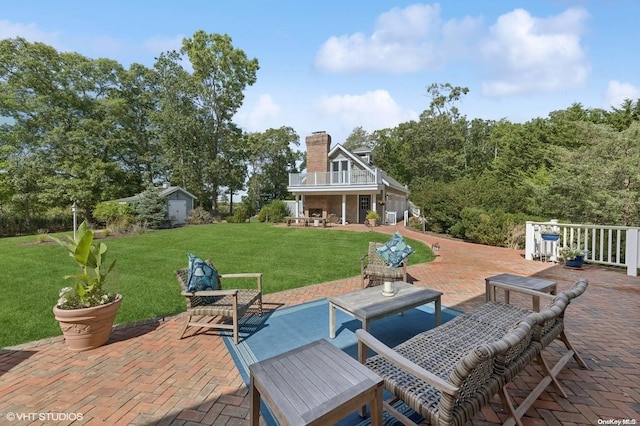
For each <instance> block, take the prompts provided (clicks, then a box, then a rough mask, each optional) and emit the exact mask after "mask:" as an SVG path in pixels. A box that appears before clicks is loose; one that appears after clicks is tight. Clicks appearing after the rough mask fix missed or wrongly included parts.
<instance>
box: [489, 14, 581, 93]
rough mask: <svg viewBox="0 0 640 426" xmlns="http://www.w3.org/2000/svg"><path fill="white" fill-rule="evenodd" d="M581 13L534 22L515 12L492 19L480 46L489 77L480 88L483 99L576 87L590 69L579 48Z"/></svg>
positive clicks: (538, 19) (579, 85)
mask: <svg viewBox="0 0 640 426" xmlns="http://www.w3.org/2000/svg"><path fill="white" fill-rule="evenodd" d="M588 17H589V15H588V13H587V12H586V11H585V10H584V9H578V8H573V9H568V10H566V11H565V12H563V13H561V14H559V15H556V16H553V17H550V18H535V17H532V16H531V14H529V12H527V11H526V10H524V9H516V10H514V11H512V12H509V13H507V14H505V15H502V16H500V17H499V18H498V20H497V22H496V23H495V25H493V26H492V27H491V28H490V35H489V37H488V38H487V39H486V40H484V41H483V42H482V43H481V50H480V51H481V54H482V57H483V58H484V59H485V60H486V61H487V62H488V63H490V64H491V65H490V66H491V70H492V73H493V76H492V78H491V79H490V80H489V81H485V82H484V83H483V85H482V87H483V92H484V94H485V95H488V96H510V95H516V94H529V93H544V92H552V91H556V90H560V89H565V88H572V87H582V86H583V85H584V84H585V83H586V80H587V77H588V75H589V72H590V71H591V67H590V64H589V62H588V61H587V59H586V57H585V53H584V51H583V48H582V46H581V44H580V36H581V34H582V32H583V31H584V25H585V21H586V20H587V19H588Z"/></svg>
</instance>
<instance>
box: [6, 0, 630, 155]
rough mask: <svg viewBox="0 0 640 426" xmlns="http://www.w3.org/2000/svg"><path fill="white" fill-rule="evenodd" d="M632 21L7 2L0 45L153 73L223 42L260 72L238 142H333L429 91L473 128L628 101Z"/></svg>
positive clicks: (569, 6)
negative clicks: (435, 86)
mask: <svg viewBox="0 0 640 426" xmlns="http://www.w3.org/2000/svg"><path fill="white" fill-rule="evenodd" d="M639 16H640V2H637V1H635V0H600V1H595V0H594V1H587V0H583V1H580V0H573V1H572V0H537V1H523V0H521V1H511V0H500V1H477V0H459V1H451V0H450V1H447V2H444V1H442V2H440V3H435V2H422V3H417V2H414V1H385V0H378V1H371V0H327V1H324V2H316V1H314V2H305V1H300V0H296V1H289V0H278V1H276V0H261V1H260V0H234V1H214V0H200V1H199V0H182V1H180V2H178V1H161V0H156V1H144V0H128V1H120V0H111V1H109V2H91V1H70V0H69V1H58V2H54V1H49V0H42V1H31V0H23V1H13V2H4V4H3V6H2V9H1V10H0V38H12V37H17V36H20V37H24V38H26V39H27V40H29V41H32V42H33V41H41V42H44V43H46V44H49V45H51V46H53V47H55V48H56V49H58V50H60V51H75V52H79V53H81V54H83V55H85V56H88V57H91V58H98V57H108V58H111V59H115V60H117V61H119V62H120V63H121V64H123V65H124V66H127V67H128V66H129V65H130V64H131V63H133V62H137V63H141V64H144V65H146V66H149V67H151V66H152V65H153V62H154V57H156V56H158V54H159V53H161V52H164V51H167V50H171V49H179V48H180V45H181V40H182V39H183V38H185V37H191V36H192V35H193V34H194V33H195V32H196V31H197V30H204V31H206V32H208V33H221V34H225V33H226V34H229V35H230V36H231V38H232V40H233V45H234V47H236V48H240V49H242V50H244V51H245V52H246V54H247V55H248V56H249V57H250V58H257V59H258V61H259V63H260V70H259V71H258V75H257V82H256V84H255V85H253V86H252V87H250V88H248V89H247V91H246V92H245V95H246V98H245V103H244V105H243V107H242V109H241V110H240V111H239V112H238V114H237V115H236V117H235V121H236V122H237V123H238V124H239V125H240V126H241V127H242V128H243V129H244V130H246V131H264V130H266V129H267V128H270V127H274V128H278V127H280V126H291V127H293V129H294V130H295V131H296V132H297V134H298V135H299V136H300V138H301V143H302V144H303V143H304V137H305V136H306V135H308V134H310V133H311V132H313V131H318V130H325V131H327V132H328V133H329V134H331V135H332V137H333V141H334V143H341V142H343V141H344V139H345V138H346V137H347V136H348V135H349V134H350V133H351V131H352V130H353V128H355V127H356V126H362V127H363V128H364V129H365V130H367V131H369V132H372V131H374V130H377V129H381V128H385V127H394V126H396V125H397V124H398V123H401V122H405V121H408V120H411V119H416V118H417V117H418V115H419V114H420V113H421V112H422V111H424V110H425V109H427V108H428V106H429V98H428V97H427V95H426V87H427V86H429V85H430V84H431V83H434V82H437V83H451V84H453V85H456V86H465V87H468V88H469V89H470V92H469V94H468V95H467V96H465V97H464V99H463V100H462V102H461V103H460V104H459V105H458V106H459V109H460V111H461V113H462V114H464V115H466V116H467V117H468V118H469V119H472V118H483V119H495V120H499V119H502V118H506V119H508V120H510V121H513V122H524V121H527V120H530V119H532V118H535V117H546V116H547V115H548V113H549V112H551V111H554V110H559V109H564V108H567V107H569V106H570V105H571V104H572V103H574V102H580V103H582V104H583V105H584V106H585V107H587V108H605V109H611V107H612V106H619V105H620V103H621V102H622V101H623V100H624V99H633V100H636V99H638V98H640V72H638V70H639V69H640V67H639V65H640V64H639V59H640V55H639V54H638V50H637V43H638V40H640V30H639V29H638V28H639V27H640V25H639V21H638V17H639ZM303 147H304V145H302V146H301V148H303Z"/></svg>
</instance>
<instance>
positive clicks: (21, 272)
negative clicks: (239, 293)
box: [0, 223, 434, 347]
mask: <svg viewBox="0 0 640 426" xmlns="http://www.w3.org/2000/svg"><path fill="white" fill-rule="evenodd" d="M61 235H70V233H66V234H61ZM388 239H389V235H385V234H381V233H377V232H353V231H341V230H326V229H313V228H283V227H274V226H271V225H267V224H263V223H251V224H244V225H243V224H215V225H201V226H187V227H183V228H176V229H169V230H161V231H150V232H148V233H145V234H142V235H135V236H125V237H113V238H107V239H104V240H102V241H104V242H105V243H106V244H107V245H108V247H109V252H108V256H109V259H116V262H117V263H116V271H115V273H114V274H112V276H110V278H112V283H111V287H107V288H109V289H110V290H111V291H117V292H119V293H122V295H123V302H122V306H121V307H120V311H119V312H118V316H117V318H116V323H118V324H120V323H128V322H133V321H138V320H142V319H147V318H155V317H159V316H164V315H172V314H176V313H179V312H182V311H184V310H185V301H184V298H183V297H182V296H180V291H179V285H178V282H177V281H176V279H175V277H174V275H173V271H174V270H176V269H179V268H185V267H186V266H187V253H193V254H196V255H198V256H201V257H203V258H209V259H211V260H212V261H213V262H214V264H215V266H216V268H217V269H218V271H219V272H220V273H236V272H262V273H263V285H264V288H263V290H264V293H274V292H278V291H282V290H287V289H292V288H298V287H303V286H306V285H310V284H318V283H323V282H327V281H332V280H337V279H342V278H347V277H352V276H356V275H359V274H360V256H361V255H362V254H364V253H366V251H367V247H368V242H369V241H380V242H384V241H386V240H388ZM407 241H408V242H409V244H411V246H412V247H413V248H414V249H415V250H416V252H415V253H414V254H413V255H411V256H410V257H409V264H415V263H423V262H427V261H430V260H433V258H434V256H433V253H432V252H431V250H430V249H429V248H428V247H426V246H425V245H424V244H422V243H420V242H418V241H415V240H411V239H408V240H407ZM76 268H77V267H76V265H75V263H74V262H73V260H72V259H71V258H69V256H68V254H67V252H66V251H65V250H64V249H63V248H62V247H59V246H58V245H55V244H52V243H44V244H38V243H36V237H35V236H27V237H15V238H2V239H0V270H1V271H2V276H1V281H0V289H1V291H2V307H1V308H0V324H2V326H1V328H0V347H5V346H12V345H17V344H20V343H24V342H29V341H33V340H38V339H42V338H45V337H51V336H57V335H60V334H61V332H60V329H59V327H58V323H57V322H56V321H55V319H54V318H53V312H52V307H53V305H54V304H55V302H56V300H57V299H58V292H59V290H60V288H62V287H64V286H66V285H68V284H69V283H68V282H65V280H64V279H63V278H62V276H64V275H67V274H70V273H75V272H76ZM232 282H233V284H234V287H242V286H243V285H250V284H252V283H253V284H255V280H253V282H251V281H247V282H244V283H243V282H242V281H241V280H240V282H238V280H233V281H232Z"/></svg>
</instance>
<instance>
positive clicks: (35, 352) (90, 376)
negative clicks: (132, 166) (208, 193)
mask: <svg viewBox="0 0 640 426" xmlns="http://www.w3.org/2000/svg"><path fill="white" fill-rule="evenodd" d="M342 229H345V230H353V231H368V228H366V227H364V226H361V225H349V226H345V227H342V226H340V227H338V226H335V227H331V228H327V229H326V230H323V231H322V232H335V231H336V230H342ZM376 231H379V232H385V233H389V234H393V233H394V232H396V231H400V232H401V233H402V234H403V236H405V237H408V238H412V239H416V240H420V241H423V242H424V243H425V244H427V245H429V246H431V245H432V244H433V243H436V242H437V243H438V244H439V246H440V250H439V251H438V253H437V255H438V256H437V258H436V260H435V261H433V262H430V263H426V264H421V265H414V266H410V267H409V268H408V273H409V275H410V276H411V277H412V278H413V282H414V284H415V285H418V286H424V287H428V288H432V289H434V290H438V291H441V292H442V293H443V296H442V304H443V305H444V306H448V307H451V308H455V309H460V310H463V311H468V310H471V309H472V308H474V307H476V306H478V305H480V304H482V303H484V300H485V295H484V290H485V282H484V279H485V278H486V277H488V276H492V275H496V274H501V273H511V274H517V275H525V276H536V277H539V278H543V279H547V280H552V281H556V282H557V283H558V291H562V290H564V289H567V288H569V287H570V286H571V285H572V284H573V283H574V282H575V281H577V279H578V278H579V277H585V278H587V279H588V280H589V288H588V289H587V291H586V292H585V293H584V294H583V295H582V296H581V297H580V298H578V299H577V300H576V301H575V302H574V303H571V305H570V306H569V307H568V309H567V312H568V313H567V325H566V330H567V334H568V335H569V338H570V339H571V341H572V343H573V345H574V346H575V347H576V349H577V351H578V352H579V353H580V354H581V356H582V358H583V359H584V360H585V361H586V363H587V364H588V365H589V367H590V368H591V370H583V369H581V368H579V367H578V365H577V364H576V363H575V361H574V360H571V361H569V363H568V364H567V366H566V367H565V368H564V369H563V370H562V372H561V373H560V374H559V375H558V378H559V380H560V382H561V383H562V384H563V385H564V388H565V391H566V392H567V395H568V397H567V398H566V399H564V398H562V397H561V396H560V395H558V394H556V393H555V390H554V389H553V387H549V388H547V390H546V391H545V392H543V394H542V395H541V397H540V398H539V399H538V400H537V401H536V402H535V403H534V404H533V406H532V408H530V409H529V410H528V411H527V413H526V415H525V416H524V417H523V423H524V424H525V425H545V424H550V425H566V424H585V425H587V424H588V425H594V424H610V423H606V422H607V421H609V420H612V419H621V420H624V419H628V420H635V423H636V424H637V423H638V422H640V351H639V350H638V342H640V312H639V311H638V306H639V305H640V278H637V277H631V276H627V275H626V274H625V271H624V270H614V269H611V268H606V267H602V266H593V265H586V266H585V267H584V269H583V270H580V271H574V270H570V269H567V268H563V267H562V266H560V265H555V266H552V265H550V264H548V263H543V262H535V261H527V260H525V259H524V256H523V253H522V252H521V251H515V250H510V249H502V248H496V247H487V246H481V245H476V244H468V243H464V242H460V241H455V240H450V239H444V238H439V237H437V236H431V235H424V234H421V233H418V232H414V231H412V230H410V229H405V228H403V227H402V226H400V225H397V226H380V227H378V228H376ZM353 259H354V260H353V261H354V262H356V263H357V262H358V256H357V255H354V258H353ZM173 280H174V277H173V276H168V277H167V281H168V282H172V283H173ZM359 287H360V277H359V276H357V277H352V278H349V279H345V280H340V281H336V282H330V283H324V284H318V285H313V286H309V287H305V288H301V289H296V290H290V291H286V292H281V293H276V294H269V295H266V296H265V309H276V308H278V307H280V306H283V305H293V304H298V303H302V302H306V301H310V300H314V299H318V298H324V297H329V296H334V295H339V294H342V293H345V292H348V291H352V290H356V289H358V288H359ZM512 302H515V303H522V304H523V306H525V307H526V306H529V307H530V305H531V300H530V298H528V299H527V298H523V299H522V300H519V299H518V297H517V296H515V295H513V294H512ZM181 323H182V321H180V320H179V318H177V317H172V318H166V319H165V320H150V321H147V322H144V323H139V324H130V325H127V326H119V327H118V328H117V329H116V330H115V331H114V332H113V333H112V337H111V339H110V340H109V342H108V343H107V344H106V345H105V346H103V347H100V348H97V349H94V350H91V351H88V352H81V353H73V352H71V351H69V350H68V349H67V348H66V346H65V344H64V342H63V341H62V339H61V338H54V339H48V340H46V341H40V342H32V343H28V344H24V345H20V346H18V347H13V348H5V349H2V350H0V424H32V423H33V424H69V423H71V420H73V418H76V419H78V420H81V421H79V422H78V424H133V425H143V424H144V425H148V424H160V425H200V424H202V425H212V424H216V425H248V424H249V395H248V390H247V388H246V387H245V385H244V383H243V380H242V378H241V377H240V376H239V373H238V371H237V370H236V368H235V364H234V362H233V360H232V359H231V356H230V355H229V352H228V351H227V349H226V347H225V345H224V343H223V342H222V339H221V338H220V337H219V336H218V335H217V333H215V332H214V333H210V334H207V335H205V334H202V335H198V336H193V337H188V338H185V339H182V340H176V338H175V336H176V334H177V333H178V329H179V327H180V326H181ZM327 326H328V325H327ZM555 345H557V343H553V344H552V345H550V347H549V348H548V349H547V350H548V356H549V359H550V360H553V359H554V357H559V356H560V355H559V354H560V351H557V350H556V348H555ZM559 348H560V346H558V349H559ZM540 377H541V373H540V371H539V370H538V367H537V366H536V365H530V366H529V367H527V369H526V371H525V372H524V373H523V374H520V375H519V376H518V377H517V378H516V379H515V380H514V381H513V383H512V384H511V385H510V386H509V389H510V393H511V394H512V395H513V396H514V399H515V402H516V403H518V402H520V401H521V400H522V399H524V398H525V397H526V396H527V395H528V394H529V392H530V390H531V389H532V388H534V387H535V385H536V384H537V383H538V382H539V380H540ZM29 416H30V417H29ZM47 416H48V417H47ZM54 416H57V417H54ZM80 417H81V419H80ZM20 418H22V420H18V419H20ZM505 418H506V414H505V413H504V411H503V410H502V407H501V405H500V401H499V399H498V398H497V397H496V398H494V400H493V401H492V403H491V404H489V405H487V406H485V407H484V408H483V410H482V412H481V414H479V415H477V416H476V417H475V418H474V421H473V423H474V424H500V423H501V422H502V421H504V419H505ZM47 419H49V420H51V419H59V420H64V421H47ZM65 419H66V420H65ZM628 424H632V423H628Z"/></svg>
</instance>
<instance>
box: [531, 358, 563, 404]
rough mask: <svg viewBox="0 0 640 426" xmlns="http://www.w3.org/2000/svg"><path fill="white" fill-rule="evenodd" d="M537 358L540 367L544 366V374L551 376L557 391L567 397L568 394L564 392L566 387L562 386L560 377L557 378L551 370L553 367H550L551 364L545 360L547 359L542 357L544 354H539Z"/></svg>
mask: <svg viewBox="0 0 640 426" xmlns="http://www.w3.org/2000/svg"><path fill="white" fill-rule="evenodd" d="M536 359H537V361H538V364H540V367H541V368H542V371H543V372H544V374H545V375H546V376H549V377H550V378H551V383H552V384H553V387H554V388H555V389H556V392H558V393H559V394H560V395H561V396H562V397H563V398H566V397H567V394H566V393H565V392H564V389H562V386H560V383H559V382H558V379H556V376H555V374H554V373H553V372H552V371H551V368H549V364H547V361H545V359H544V358H543V357H542V354H538V356H537V357H536Z"/></svg>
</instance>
